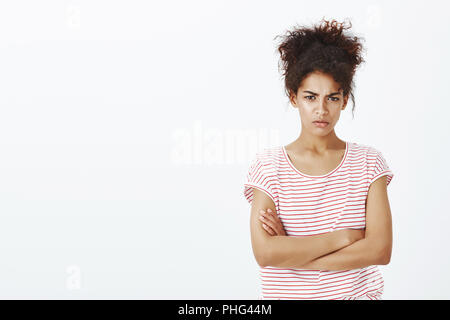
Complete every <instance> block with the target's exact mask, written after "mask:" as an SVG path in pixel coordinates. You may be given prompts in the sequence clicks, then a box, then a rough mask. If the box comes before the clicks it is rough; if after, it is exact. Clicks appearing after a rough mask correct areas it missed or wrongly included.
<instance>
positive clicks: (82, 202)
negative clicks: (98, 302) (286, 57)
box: [0, 0, 450, 299]
mask: <svg viewBox="0 0 450 320" xmlns="http://www.w3.org/2000/svg"><path fill="white" fill-rule="evenodd" d="M448 9H449V7H448V4H447V2H444V1H426V2H425V1H371V2H362V1H345V2H335V1H317V2H312V1H245V2H242V1H188V2H186V1H164V2H162V1H161V2H149V1H59V0H58V1H56V0H55V1H2V2H1V4H0V46H1V50H0V52H1V59H0V87H1V89H0V91H1V94H0V217H1V221H0V253H1V263H0V298H3V299H14V298H25V299H46V298H57V299H80V298H83V299H116V298H117V299H119V298H120V299H255V298H257V297H258V293H259V292H258V291H259V288H258V286H259V275H258V266H257V264H256V261H255V260H254V257H253V253H252V250H251V243H250V228H249V216H250V205H249V204H248V203H247V202H246V200H245V198H244V195H243V183H244V178H245V174H246V172H247V169H248V165H249V161H250V159H251V158H252V157H253V156H254V154H255V152H256V151H258V150H260V149H261V148H264V147H269V146H276V145H282V144H283V145H286V144H288V143H290V142H291V141H293V140H294V139H295V138H296V137H297V136H298V135H299V133H300V120H299V116H298V113H297V112H296V110H294V109H293V108H291V107H290V106H289V105H288V104H287V98H286V97H285V96H284V93H283V83H282V81H281V77H280V74H279V73H278V70H277V64H278V55H277V53H276V51H275V49H276V42H275V41H274V40H273V38H274V37H275V36H276V35H278V34H281V33H284V31H285V30H286V29H288V28H291V27H292V26H293V25H295V24H311V23H314V22H317V21H319V20H320V19H321V18H322V17H325V18H335V19H338V20H340V21H342V20H343V19H346V18H347V19H350V20H351V22H352V24H353V27H352V32H353V33H354V34H355V35H358V36H363V37H364V38H365V39H366V41H365V43H364V45H365V47H366V50H367V52H366V55H365V59H366V63H365V64H364V65H363V66H362V67H361V68H360V69H359V70H358V71H357V74H356V77H355V83H356V88H355V98H356V110H355V118H354V119H353V120H352V117H351V105H349V107H348V108H347V109H346V110H345V111H344V112H343V113H342V114H341V119H340V121H339V123H338V125H337V127H336V133H337V135H338V136H339V137H340V138H341V139H343V140H346V141H354V142H358V143H363V144H368V145H372V146H374V147H375V148H377V149H378V150H380V151H381V152H382V153H383V155H384V156H385V158H386V160H387V162H388V164H389V166H390V168H391V170H392V171H393V172H394V178H393V180H392V183H391V184H390V185H389V187H388V189H389V198H390V203H391V210H392V216H393V231H394V243H393V253H392V259H391V262H390V264H388V265H387V266H380V269H381V271H382V273H383V276H384V279H385V293H384V296H383V298H384V299H449V298H450V294H449V291H448V286H449V284H450V275H449V273H448V270H450V258H449V251H448V247H447V244H448V243H449V241H450V234H449V232H448V230H447V227H448V225H449V222H450V215H449V213H450V212H449V211H450V210H449V206H448V196H449V194H450V193H449V184H448V181H449V178H450V174H449V171H448V170H447V167H448V157H449V145H448V141H449V138H450V134H449V127H448V120H449V116H450V112H449V108H450V105H449V102H448V101H449V98H448V74H449V69H450V64H449V60H448V57H449V56H450V52H449V51H450V40H449V39H450V37H449V33H450V32H449V31H450V23H449V20H448Z"/></svg>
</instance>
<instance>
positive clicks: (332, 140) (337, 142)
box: [293, 130, 345, 154]
mask: <svg viewBox="0 0 450 320" xmlns="http://www.w3.org/2000/svg"><path fill="white" fill-rule="evenodd" d="M293 144H294V145H296V146H301V147H302V148H303V149H306V150H309V151H311V152H314V153H317V154H323V153H326V152H327V151H329V150H333V149H339V148H341V147H342V144H345V141H343V140H341V139H339V138H338V137H337V136H336V133H335V132H334V130H332V131H331V132H330V133H329V134H328V135H326V136H317V135H312V134H310V133H307V132H306V130H302V132H301V134H300V136H299V137H298V138H297V139H296V140H295V141H294V142H293Z"/></svg>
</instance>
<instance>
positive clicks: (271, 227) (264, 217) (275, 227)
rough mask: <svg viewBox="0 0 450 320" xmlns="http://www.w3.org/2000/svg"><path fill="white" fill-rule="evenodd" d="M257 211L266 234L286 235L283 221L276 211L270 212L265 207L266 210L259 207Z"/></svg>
mask: <svg viewBox="0 0 450 320" xmlns="http://www.w3.org/2000/svg"><path fill="white" fill-rule="evenodd" d="M259 213H260V215H259V220H260V221H261V222H262V224H263V228H264V230H266V232H267V233H268V234H270V235H271V236H285V235H286V232H285V231H284V226H283V223H282V222H281V220H280V218H279V217H278V215H277V214H276V213H274V212H272V210H271V209H267V210H266V211H264V210H262V209H261V210H260V211H259Z"/></svg>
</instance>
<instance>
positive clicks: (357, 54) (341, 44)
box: [274, 18, 365, 115]
mask: <svg viewBox="0 0 450 320" xmlns="http://www.w3.org/2000/svg"><path fill="white" fill-rule="evenodd" d="M349 24H350V25H349V26H347V25H345V24H344V23H339V22H337V21H336V20H332V21H331V22H330V21H327V20H325V19H323V18H322V21H321V22H320V23H319V24H318V25H314V26H312V27H305V26H295V27H294V28H293V29H292V30H288V31H287V32H286V34H285V35H278V36H276V37H275V38H274V40H275V39H276V38H278V37H281V38H282V41H281V43H280V44H279V46H278V47H277V51H278V52H279V53H280V62H279V64H278V70H279V71H280V69H281V70H282V76H284V85H285V93H286V95H287V96H288V98H289V101H291V98H292V95H293V94H295V95H296V94H297V90H298V88H299V86H300V84H301V82H302V80H303V79H304V78H305V77H306V76H307V75H309V74H310V73H311V72H314V71H321V72H323V73H327V74H329V75H331V76H332V77H333V79H334V80H335V81H336V82H337V83H339V84H340V85H341V88H342V89H343V93H344V96H347V95H350V98H351V100H352V103H353V109H352V115H353V111H354V109H355V97H354V95H353V88H354V83H353V76H354V74H355V71H356V68H357V67H358V65H360V64H361V63H362V62H365V61H364V59H363V58H362V56H361V53H362V51H363V46H362V44H361V40H363V41H364V39H363V38H361V37H356V36H354V35H351V34H346V33H344V30H345V29H349V28H351V26H352V24H351V22H350V21H349Z"/></svg>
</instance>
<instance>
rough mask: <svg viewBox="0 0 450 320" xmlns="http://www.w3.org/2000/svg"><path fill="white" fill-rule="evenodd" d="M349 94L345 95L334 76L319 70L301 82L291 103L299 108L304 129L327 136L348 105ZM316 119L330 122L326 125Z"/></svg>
mask: <svg viewBox="0 0 450 320" xmlns="http://www.w3.org/2000/svg"><path fill="white" fill-rule="evenodd" d="M347 100H348V96H346V97H344V96H343V91H342V89H341V88H340V85H339V83H337V82H336V81H334V79H333V77H332V76H331V75H329V74H325V73H322V72H319V71H314V72H312V73H310V74H309V75H308V76H307V77H306V78H305V79H303V81H302V83H301V84H300V86H299V88H298V90H297V94H296V95H294V96H293V97H291V103H292V105H293V106H294V107H295V108H298V110H299V113H300V119H301V122H302V131H303V130H307V131H308V133H311V134H313V135H318V136H326V135H328V134H329V133H330V132H331V131H333V129H334V126H335V125H336V123H337V122H338V120H339V117H340V114H341V110H344V109H345V106H346V105H347ZM315 121H325V122H328V124H326V125H323V124H322V125H320V124H317V125H316V124H315V123H314V122H315Z"/></svg>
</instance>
